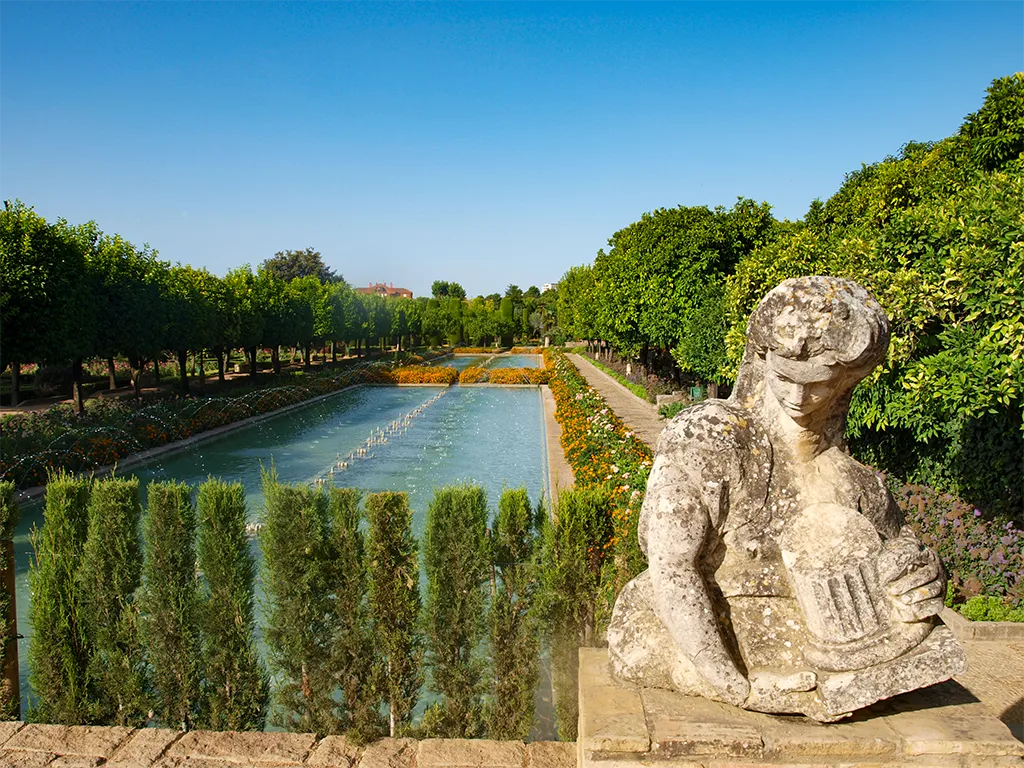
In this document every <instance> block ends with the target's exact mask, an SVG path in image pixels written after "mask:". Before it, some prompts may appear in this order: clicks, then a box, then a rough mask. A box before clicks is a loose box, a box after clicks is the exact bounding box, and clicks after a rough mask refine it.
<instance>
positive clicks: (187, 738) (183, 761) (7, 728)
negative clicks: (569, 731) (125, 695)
mask: <svg viewBox="0 0 1024 768" xmlns="http://www.w3.org/2000/svg"><path fill="white" fill-rule="evenodd" d="M575 765H576V745H575V744H571V743H561V742H548V741H538V742H532V743H530V744H524V743H523V742H521V741H491V740H487V739H424V740H423V741H416V740H415V739H380V740H379V741H375V742H373V743H371V744H367V745H366V746H364V747H358V746H356V745H355V744H353V743H351V742H349V741H348V740H347V739H346V738H345V737H344V736H324V737H323V738H319V739H318V738H317V737H316V735H314V734H311V733H265V732H246V733H242V732H234V731H224V732H215V731H189V732H188V733H182V732H181V731H175V730H172V729H167V728H140V729H137V730H134V729H131V728H119V727H100V726H65V725H44V724H39V723H31V724H25V723H21V722H0V768H8V767H10V768H33V766H46V767H47V768H79V767H80V766H81V767H86V768H94V767H95V766H103V768H239V766H247V768H285V766H316V767H317V768H573V766H575Z"/></svg>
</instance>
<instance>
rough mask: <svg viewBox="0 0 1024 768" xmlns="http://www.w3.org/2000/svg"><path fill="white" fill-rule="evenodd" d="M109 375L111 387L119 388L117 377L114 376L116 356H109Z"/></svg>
mask: <svg viewBox="0 0 1024 768" xmlns="http://www.w3.org/2000/svg"><path fill="white" fill-rule="evenodd" d="M107 375H108V376H109V377H110V389H117V378H116V377H115V376H114V358H113V357H108V358H107Z"/></svg>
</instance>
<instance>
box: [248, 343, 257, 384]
mask: <svg viewBox="0 0 1024 768" xmlns="http://www.w3.org/2000/svg"><path fill="white" fill-rule="evenodd" d="M256 376H257V371H256V347H250V348H249V378H250V379H252V380H253V381H255V380H256Z"/></svg>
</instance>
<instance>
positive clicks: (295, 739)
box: [167, 731, 316, 765]
mask: <svg viewBox="0 0 1024 768" xmlns="http://www.w3.org/2000/svg"><path fill="white" fill-rule="evenodd" d="M315 743H316V736H315V735H313V734H312V733H258V732H242V731H223V732H214V731H191V732H189V733H185V734H182V737H181V738H180V739H178V740H177V741H176V742H174V744H172V745H171V748H170V749H169V750H167V757H172V758H173V757H190V758H207V759H209V758H213V759H215V760H225V761H231V762H235V763H246V764H250V763H251V764H254V765H267V764H270V765H301V764H302V762H303V761H304V760H305V759H306V756H307V755H308V754H309V751H310V750H311V749H312V748H313V745H314V744H315Z"/></svg>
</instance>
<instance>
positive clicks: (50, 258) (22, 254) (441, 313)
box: [0, 201, 554, 409]
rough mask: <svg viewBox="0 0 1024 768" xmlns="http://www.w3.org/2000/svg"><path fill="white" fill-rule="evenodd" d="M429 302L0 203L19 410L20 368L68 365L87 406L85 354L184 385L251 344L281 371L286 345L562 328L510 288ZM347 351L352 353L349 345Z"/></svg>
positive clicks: (445, 294)
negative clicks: (214, 268) (222, 259)
mask: <svg viewBox="0 0 1024 768" xmlns="http://www.w3.org/2000/svg"><path fill="white" fill-rule="evenodd" d="M435 293H436V294H437V295H436V297H434V298H428V297H422V298H419V299H409V298H384V297H381V296H379V295H376V294H364V293H361V292H359V291H356V290H353V289H352V288H351V287H350V286H349V285H348V284H347V283H346V282H345V281H344V280H343V279H342V278H341V277H340V276H339V275H336V274H335V273H334V272H333V270H331V269H330V268H328V267H327V266H326V265H325V264H324V263H323V260H322V258H321V256H320V254H319V253H318V252H317V251H314V250H313V249H310V248H307V249H305V250H302V251H282V252H280V253H278V254H277V255H276V256H274V257H273V258H270V259H267V260H266V261H264V262H263V263H262V264H261V265H260V266H259V268H258V269H255V270H253V269H252V268H251V267H250V266H248V265H244V266H241V267H239V268H237V269H234V270H232V271H230V272H228V273H227V275H225V276H224V277H223V278H221V277H218V276H216V275H214V274H212V273H210V272H209V271H207V270H205V269H202V268H195V267H190V266H182V265H180V264H176V265H171V264H169V263H167V262H164V261H161V260H160V259H159V258H158V254H157V252H156V251H154V250H152V249H151V248H149V247H148V246H143V247H142V248H138V247H136V246H134V245H133V244H132V243H130V242H128V241H127V240H125V239H124V238H122V237H120V236H119V235H112V236H111V235H107V234H104V233H103V232H101V231H100V230H99V228H98V227H97V226H96V225H95V223H93V222H90V223H88V224H84V225H80V226H72V225H70V224H68V223H67V222H66V221H64V220H58V221H56V222H47V221H46V220H45V219H43V218H42V217H41V216H39V215H38V214H36V213H35V211H33V210H32V209H31V208H29V207H27V206H25V205H24V204H22V203H21V202H17V201H16V202H13V203H12V202H10V201H8V202H5V204H4V210H3V211H0V315H2V316H0V324H2V329H3V344H2V345H0V370H4V369H6V368H7V366H8V365H10V366H11V377H12V400H11V402H12V405H16V404H17V401H18V391H19V379H20V371H21V365H22V364H24V363H45V364H54V365H70V366H71V368H72V376H71V379H72V382H73V385H74V390H75V397H76V400H77V402H78V405H79V409H81V408H82V392H81V384H82V378H83V374H82V361H83V360H85V359H90V358H97V357H98V358H104V359H106V360H107V367H108V369H109V376H110V386H111V388H113V387H114V386H115V382H114V367H115V363H114V361H115V358H125V359H127V360H128V362H129V364H130V368H131V378H132V383H133V385H134V386H135V388H136V392H138V391H139V388H140V375H141V372H142V369H143V366H144V365H145V363H146V362H147V361H149V360H154V361H155V360H160V359H162V358H163V357H164V356H165V355H167V354H171V355H174V356H176V357H177V360H178V371H179V376H180V385H181V388H182V390H183V391H188V388H189V383H188V365H187V362H186V361H187V359H188V356H189V354H190V353H192V354H193V355H194V356H198V358H199V371H200V375H203V373H202V372H203V370H204V368H203V364H202V362H203V358H204V357H205V355H207V354H208V355H210V356H212V357H213V358H214V359H215V360H216V361H217V370H218V376H219V378H220V379H221V380H223V378H224V373H225V371H224V367H225V361H226V359H227V355H228V353H229V351H230V350H232V349H239V348H240V349H243V350H244V351H245V354H246V356H247V357H248V359H249V365H250V371H251V373H252V375H253V376H256V375H257V371H258V365H257V361H256V354H257V350H259V349H270V351H271V362H272V365H273V368H274V371H275V372H277V373H279V372H280V368H281V361H280V357H279V348H280V347H282V346H291V347H293V348H294V347H298V348H300V349H301V350H303V351H304V355H305V362H306V364H307V365H308V364H309V361H310V351H311V349H312V348H313V347H320V346H325V345H328V344H329V345H330V346H331V354H332V358H336V355H337V349H338V345H339V344H344V345H346V347H348V346H353V347H354V348H355V350H356V352H357V353H359V352H360V351H362V350H364V349H365V348H366V347H368V346H370V345H379V346H381V347H382V348H384V347H387V346H398V347H399V348H401V347H402V346H403V345H410V344H415V343H417V342H418V341H420V340H421V339H423V338H424V337H426V340H427V341H429V342H431V343H434V344H437V343H441V342H443V341H452V342H453V343H461V342H463V341H464V340H471V341H473V342H480V341H482V340H484V339H494V338H496V337H502V338H507V339H509V340H510V339H511V338H512V337H513V336H519V337H524V338H529V337H536V336H538V335H539V334H541V333H546V332H548V331H550V328H551V326H552V325H553V324H554V312H553V306H552V305H553V298H554V297H553V296H552V297H549V298H548V300H546V301H545V300H542V299H541V297H540V293H539V291H537V289H536V288H531V289H530V291H527V292H526V293H525V294H524V293H523V292H522V291H521V290H519V288H517V287H516V286H509V294H508V295H507V296H506V297H505V298H502V297H497V300H495V298H494V297H493V296H492V297H489V298H487V299H485V298H483V297H478V298H477V299H474V300H473V301H472V302H468V301H466V300H465V291H464V290H463V289H462V288H461V286H459V285H458V284H457V283H444V282H441V281H438V282H437V283H435ZM346 351H347V350H346Z"/></svg>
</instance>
